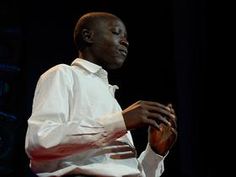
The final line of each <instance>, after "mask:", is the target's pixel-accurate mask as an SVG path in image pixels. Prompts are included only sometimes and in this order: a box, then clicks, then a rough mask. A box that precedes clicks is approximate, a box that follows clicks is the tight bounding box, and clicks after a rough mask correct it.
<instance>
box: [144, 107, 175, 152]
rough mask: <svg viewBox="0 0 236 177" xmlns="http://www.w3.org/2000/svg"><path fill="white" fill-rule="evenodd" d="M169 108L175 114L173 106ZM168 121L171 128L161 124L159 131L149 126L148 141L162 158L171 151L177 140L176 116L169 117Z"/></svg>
mask: <svg viewBox="0 0 236 177" xmlns="http://www.w3.org/2000/svg"><path fill="white" fill-rule="evenodd" d="M168 107H169V108H170V113H171V114H175V113H174V109H173V108H172V106H171V105H168ZM168 121H169V122H171V126H170V125H166V124H164V123H160V124H159V129H157V128H154V127H153V126H149V129H148V140H149V143H150V146H151V148H152V149H153V151H154V152H156V153H157V154H159V155H162V156H164V155H165V154H166V153H167V152H168V151H169V150H170V149H171V147H172V146H173V145H174V143H175V142H176V139H177V131H176V116H172V117H169V119H168Z"/></svg>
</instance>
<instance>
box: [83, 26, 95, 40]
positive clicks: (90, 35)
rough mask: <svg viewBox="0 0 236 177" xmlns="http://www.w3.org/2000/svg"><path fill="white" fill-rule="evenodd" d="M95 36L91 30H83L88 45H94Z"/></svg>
mask: <svg viewBox="0 0 236 177" xmlns="http://www.w3.org/2000/svg"><path fill="white" fill-rule="evenodd" d="M93 34H94V33H93V32H92V31H91V30H88V29H83V30H82V37H83V40H84V41H85V42H87V43H93Z"/></svg>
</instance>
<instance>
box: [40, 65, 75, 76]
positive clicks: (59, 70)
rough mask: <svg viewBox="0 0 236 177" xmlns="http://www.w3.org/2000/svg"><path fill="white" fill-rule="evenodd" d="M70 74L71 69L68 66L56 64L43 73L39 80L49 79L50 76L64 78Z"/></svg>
mask: <svg viewBox="0 0 236 177" xmlns="http://www.w3.org/2000/svg"><path fill="white" fill-rule="evenodd" d="M71 72H72V67H71V66H70V65H68V64H57V65H55V66H53V67H51V68H49V69H48V70H47V71H45V72H44V73H43V74H42V75H41V78H45V77H50V76H65V75H70V74H71Z"/></svg>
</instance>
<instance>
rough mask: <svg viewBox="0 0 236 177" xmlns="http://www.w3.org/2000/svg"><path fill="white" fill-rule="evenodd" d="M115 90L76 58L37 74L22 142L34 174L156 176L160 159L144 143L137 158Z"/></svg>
mask: <svg viewBox="0 0 236 177" xmlns="http://www.w3.org/2000/svg"><path fill="white" fill-rule="evenodd" d="M117 88H118V87H117V86H115V85H114V86H112V85H110V84H109V83H108V77H107V72H106V71H105V70H104V69H103V68H102V67H100V66H98V65H96V64H93V63H91V62H89V61H86V60H83V59H80V58H77V59H75V60H74V61H73V62H72V64H71V66H69V65H66V64H59V65H57V66H54V67H52V68H51V69H49V70H48V71H46V72H45V73H44V74H42V75H41V77H40V78H39V80H38V83H37V87H36V90H35V95H34V100H33V107H32V115H31V117H30V118H29V119H28V129H27V134H26V141H25V149H26V153H27V155H28V157H29V158H30V167H31V169H32V170H33V171H34V172H35V173H36V174H37V175H38V176H40V177H49V176H63V175H65V174H85V175H94V176H101V177H102V176H109V177H122V176H126V177H131V176H132V177H158V176H161V174H162V173H163V171H164V163H163V161H164V157H163V156H160V155H158V154H155V153H154V152H153V151H152V149H151V148H150V146H149V145H147V148H146V150H145V151H144V152H142V153H141V155H140V156H139V157H136V153H135V147H134V145H133V140H132V137H131V134H130V132H129V131H127V129H126V127H125V123H124V120H123V117H122V110H121V107H120V106H119V104H118V102H117V100H116V99H115V97H114V93H115V90H116V89H117Z"/></svg>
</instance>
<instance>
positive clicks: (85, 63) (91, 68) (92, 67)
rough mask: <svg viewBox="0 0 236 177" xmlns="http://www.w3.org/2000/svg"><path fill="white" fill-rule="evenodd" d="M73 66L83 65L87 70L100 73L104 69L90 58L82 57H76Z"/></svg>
mask: <svg viewBox="0 0 236 177" xmlns="http://www.w3.org/2000/svg"><path fill="white" fill-rule="evenodd" d="M71 65H72V66H73V65H75V66H81V67H83V68H84V69H86V70H87V71H89V72H91V73H94V74H95V73H98V72H99V71H100V70H103V69H102V67H101V66H99V65H97V64H95V63H92V62H90V61H88V60H84V59H82V58H76V59H75V60H74V61H73V62H72V64H71Z"/></svg>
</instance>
